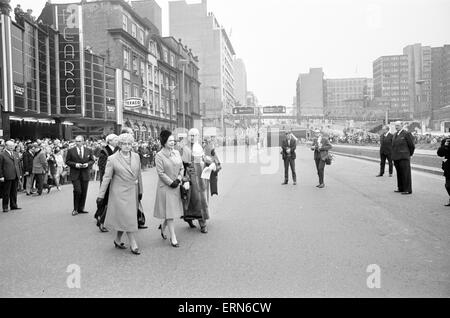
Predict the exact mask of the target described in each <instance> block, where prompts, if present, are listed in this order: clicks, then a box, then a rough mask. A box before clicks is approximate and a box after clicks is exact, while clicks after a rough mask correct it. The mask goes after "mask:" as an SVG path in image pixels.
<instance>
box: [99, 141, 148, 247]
mask: <svg viewBox="0 0 450 318" xmlns="http://www.w3.org/2000/svg"><path fill="white" fill-rule="evenodd" d="M133 142H134V137H133V135H131V134H128V133H125V134H121V135H120V136H119V137H118V143H119V147H120V151H117V152H116V153H114V154H113V155H111V156H110V157H109V158H108V161H107V163H106V168H105V174H104V176H103V181H102V184H101V186H100V192H99V194H98V198H97V206H98V207H101V206H102V205H104V202H103V201H104V199H105V196H106V192H107V190H108V188H109V195H108V212H107V214H106V218H105V227H107V228H109V229H111V230H114V231H116V232H117V235H116V238H115V240H114V246H115V247H116V248H118V249H126V247H125V244H124V243H122V235H123V233H124V232H125V233H126V234H127V236H128V240H129V243H130V249H131V252H132V253H133V254H135V255H140V254H141V253H140V251H139V247H138V245H137V242H136V239H135V237H134V233H136V232H137V231H138V220H137V211H138V206H139V202H140V201H141V200H142V193H143V187H142V176H141V162H140V159H139V155H138V154H137V153H134V152H132V151H131V148H132V145H133Z"/></svg>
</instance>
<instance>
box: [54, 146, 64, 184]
mask: <svg viewBox="0 0 450 318" xmlns="http://www.w3.org/2000/svg"><path fill="white" fill-rule="evenodd" d="M53 158H54V160H55V171H54V174H53V180H54V182H55V186H56V189H57V190H58V191H61V186H60V180H61V176H62V173H63V171H64V168H65V167H66V164H65V162H64V158H63V154H62V151H61V149H60V148H59V147H56V148H55V150H54V152H53Z"/></svg>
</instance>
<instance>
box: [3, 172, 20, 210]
mask: <svg viewBox="0 0 450 318" xmlns="http://www.w3.org/2000/svg"><path fill="white" fill-rule="evenodd" d="M18 182H19V179H14V180H5V182H3V193H2V197H3V210H5V209H8V204H9V206H10V207H11V209H14V208H17V184H18Z"/></svg>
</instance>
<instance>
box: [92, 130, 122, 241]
mask: <svg viewBox="0 0 450 318" xmlns="http://www.w3.org/2000/svg"><path fill="white" fill-rule="evenodd" d="M118 138H119V137H118V136H117V135H115V134H110V135H108V136H107V137H106V143H107V145H106V146H105V147H104V148H102V150H101V151H100V155H99V157H98V172H99V174H100V184H102V182H103V176H104V175H105V169H106V162H107V161H108V157H109V156H111V155H112V154H115V153H116V152H117V151H118V150H119V147H118V146H117V144H118ZM108 197H109V187H108V189H107V190H106V193H105V198H104V200H103V204H102V207H97V212H96V213H95V215H94V218H95V219H96V220H97V226H98V227H99V229H100V231H101V232H108V230H107V229H106V228H105V227H104V226H103V224H105V218H106V206H107V205H108Z"/></svg>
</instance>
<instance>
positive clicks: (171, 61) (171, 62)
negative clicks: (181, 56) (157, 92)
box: [170, 54, 175, 67]
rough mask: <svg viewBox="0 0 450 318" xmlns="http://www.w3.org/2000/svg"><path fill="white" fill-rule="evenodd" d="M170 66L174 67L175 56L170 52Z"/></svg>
mask: <svg viewBox="0 0 450 318" xmlns="http://www.w3.org/2000/svg"><path fill="white" fill-rule="evenodd" d="M170 66H172V67H175V56H174V55H173V54H170Z"/></svg>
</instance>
